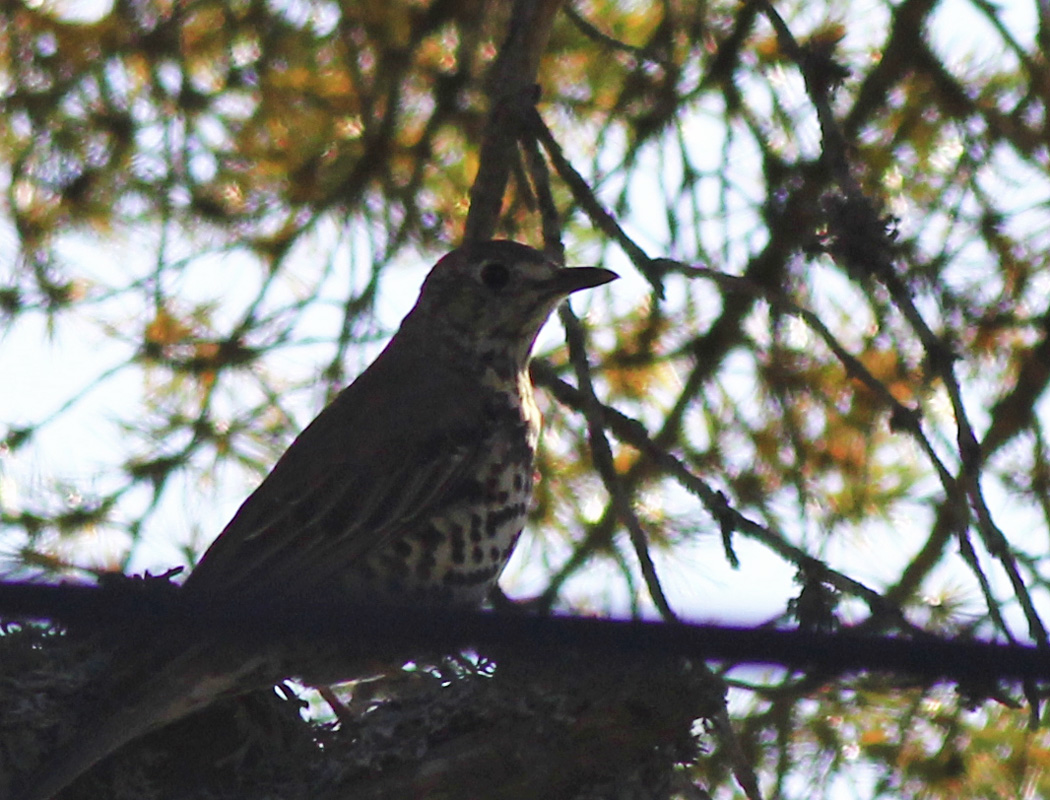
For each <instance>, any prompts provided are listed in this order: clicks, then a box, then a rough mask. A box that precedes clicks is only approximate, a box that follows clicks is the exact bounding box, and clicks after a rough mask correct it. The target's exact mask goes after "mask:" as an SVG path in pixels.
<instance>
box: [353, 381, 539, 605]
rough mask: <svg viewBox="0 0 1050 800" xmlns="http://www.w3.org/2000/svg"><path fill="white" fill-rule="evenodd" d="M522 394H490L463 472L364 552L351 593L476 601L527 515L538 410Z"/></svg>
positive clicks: (386, 599)
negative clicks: (427, 509) (428, 506)
mask: <svg viewBox="0 0 1050 800" xmlns="http://www.w3.org/2000/svg"><path fill="white" fill-rule="evenodd" d="M528 389H529V390H528V392H527V393H525V394H524V395H523V394H521V393H520V392H519V387H518V386H517V385H514V386H513V388H512V390H511V391H506V392H493V393H491V394H488V396H487V397H486V402H485V403H484V404H483V412H482V413H483V415H484V417H485V422H486V424H485V425H484V426H483V430H484V431H485V433H484V434H483V436H482V438H481V440H480V441H478V442H477V443H476V446H475V447H472V448H471V452H472V453H473V455H472V456H471V458H470V460H469V461H468V463H467V464H466V465H465V467H464V470H463V473H462V476H461V478H460V479H459V480H458V481H457V482H456V485H455V486H454V487H452V488H451V489H450V490H449V492H448V494H447V495H446V496H445V497H444V498H442V500H441V501H440V502H439V503H438V504H437V505H436V507H435V510H434V511H433V512H432V513H431V514H429V515H427V516H426V517H425V518H423V519H420V520H418V521H416V522H414V523H413V524H412V525H411V526H410V527H409V528H408V529H407V530H405V531H404V532H403V533H399V534H398V535H396V536H395V537H394V538H392V539H391V540H389V541H387V542H386V543H384V544H383V546H381V547H380V548H379V549H377V550H376V551H375V552H373V553H371V554H369V556H368V557H367V558H366V559H365V562H364V564H363V565H362V566H361V568H360V569H357V570H355V571H354V574H353V575H352V576H351V578H352V580H353V581H354V583H355V584H356V586H355V589H354V594H358V595H360V594H362V593H363V594H364V595H365V596H366V597H368V596H372V597H376V598H378V599H379V600H381V601H383V602H392V603H411V604H413V605H418V604H420V603H424V604H434V605H465V606H477V605H480V604H481V603H482V602H483V601H484V599H485V597H486V595H487V594H488V592H489V590H490V589H491V588H492V586H494V585H495V583H496V581H497V580H498V578H499V575H500V573H501V572H502V571H503V568H504V566H505V565H506V563H507V561H508V559H509V558H510V555H511V553H512V552H513V550H514V546H515V544H516V543H517V541H518V536H519V534H520V533H521V530H522V527H523V526H524V524H525V520H526V517H527V516H528V511H529V503H530V500H531V498H532V486H533V460H534V456H535V451H536V445H537V441H538V437H539V413H538V411H537V410H536V406H535V403H534V402H533V400H532V392H531V386H529V387H528Z"/></svg>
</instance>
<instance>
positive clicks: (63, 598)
mask: <svg viewBox="0 0 1050 800" xmlns="http://www.w3.org/2000/svg"><path fill="white" fill-rule="evenodd" d="M153 594H155V593H154V592H142V591H141V590H140V591H128V590H126V589H124V588H121V589H120V590H118V591H115V590H113V589H112V588H98V587H94V586H78V585H61V586H47V585H40V584H20V583H0V618H2V619H4V620H5V621H8V622H9V621H11V620H15V619H26V620H50V621H53V622H57V623H64V624H69V625H75V626H77V627H78V628H81V629H83V628H84V627H86V626H87V627H91V626H98V627H99V628H100V629H101V628H103V627H106V626H113V625H121V626H135V625H136V624H138V623H154V624H158V625H170V626H172V628H173V629H178V630H180V632H182V633H187V632H188V633H191V634H193V633H196V632H197V631H199V633H200V635H201V636H202V637H205V636H206V637H209V638H211V637H215V636H217V635H218V636H221V637H223V638H224V639H234V640H236V639H242V640H244V641H245V642H246V643H252V642H259V643H265V644H266V645H274V644H277V645H280V644H281V643H282V642H283V641H289V642H298V643H302V642H316V643H318V644H321V645H323V646H324V647H326V648H333V647H334V648H336V649H339V650H342V649H344V648H345V650H346V652H347V654H348V657H352V656H353V655H356V654H360V653H362V652H368V651H370V650H371V649H372V648H374V647H376V646H381V647H382V648H383V649H387V648H395V649H398V650H401V649H403V648H408V649H413V648H419V649H421V650H422V649H426V650H434V649H438V650H443V651H446V652H448V651H451V650H455V649H458V648H464V647H478V648H482V649H484V648H485V647H497V648H499V649H500V651H501V652H504V653H507V654H513V653H514V652H515V651H516V650H518V649H521V650H522V651H523V652H526V651H527V652H528V653H530V654H533V655H534V654H535V652H536V648H537V647H538V648H540V649H541V650H543V651H544V652H551V653H554V652H555V651H557V650H584V651H587V652H594V653H600V654H604V655H615V654H619V655H623V656H634V657H637V656H642V657H646V658H651V657H654V656H655V657H659V656H683V657H688V658H695V659H703V660H711V661H720V662H729V663H747V664H768V665H779V666H784V667H788V668H792V669H798V670H807V671H808V670H814V671H817V672H820V673H827V674H829V675H833V674H839V673H844V672H854V671H879V672H889V673H894V674H898V675H906V676H909V677H915V678H923V679H928V680H935V679H944V678H948V679H954V680H958V681H963V682H971V681H979V682H989V681H995V680H998V679H1020V678H1028V679H1036V680H1050V653H1048V652H1047V651H1045V650H1040V649H1037V648H1035V647H1028V646H1024V645H1003V644H994V643H990V642H979V641H958V640H950V639H941V638H936V637H932V636H930V637H923V638H921V639H917V638H916V639H910V638H905V637H893V636H869V635H862V634H856V633H851V632H849V631H848V630H846V631H838V632H833V633H824V632H815V631H801V630H776V629H768V628H758V629H755V628H735V627H723V626H714V625H691V624H672V623H663V622H645V621H635V620H613V619H595V618H581V617H567V616H560V617H559V616H554V617H532V616H525V615H516V614H495V613H487V612H472V611H449V610H427V611H419V610H414V609H400V608H382V607H376V606H367V607H357V606H346V605H333V604H319V603H309V602H305V601H303V602H298V601H297V602H283V603H282V604H281V605H279V606H277V605H273V606H270V607H267V608H245V607H238V608H236V609H233V608H226V607H224V608H212V607H203V606H201V605H199V604H197V605H193V606H190V605H188V604H185V603H183V602H181V601H180V600H179V597H178V593H177V592H167V593H166V594H165V595H164V599H163V600H161V601H159V602H154V600H155V598H153V597H152V596H151V595H153ZM145 596H150V597H149V598H148V599H147V600H144V597H145Z"/></svg>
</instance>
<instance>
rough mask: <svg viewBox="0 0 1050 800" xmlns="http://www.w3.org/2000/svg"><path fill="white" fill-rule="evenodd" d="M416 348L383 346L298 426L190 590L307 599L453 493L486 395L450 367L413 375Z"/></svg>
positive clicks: (477, 433) (478, 433)
mask: <svg viewBox="0 0 1050 800" xmlns="http://www.w3.org/2000/svg"><path fill="white" fill-rule="evenodd" d="M422 355H423V354H420V353H415V354H413V353H411V352H408V353H405V354H401V353H399V352H398V351H397V349H394V350H393V352H391V349H390V348H388V350H387V351H386V352H385V353H384V354H383V355H382V356H380V358H379V359H378V360H377V361H376V362H375V363H374V364H373V365H372V366H371V367H370V368H369V369H368V370H366V372H365V373H364V374H362V375H361V377H359V378H358V379H357V381H355V382H354V383H353V384H352V385H351V386H350V387H348V388H347V389H345V390H344V391H343V393H342V394H341V395H340V396H339V397H337V398H336V400H335V401H334V402H333V403H332V404H331V405H330V406H328V407H327V408H326V409H325V410H324V411H323V412H322V413H321V415H320V416H319V417H318V418H317V419H316V420H314V422H313V423H311V424H310V426H308V427H307V428H306V430H304V431H303V433H302V434H301V435H300V436H299V438H298V439H296V441H295V442H293V443H292V446H291V447H290V448H289V449H288V451H287V452H286V453H285V454H284V456H283V457H282V458H281V459H280V461H279V462H278V463H277V465H276V466H275V467H274V470H273V472H271V473H270V475H269V476H268V477H267V478H266V480H265V481H263V483H262V484H261V485H260V486H259V488H258V489H257V490H256V491H255V492H254V493H253V494H252V495H251V496H250V497H249V498H248V499H247V500H246V501H245V502H244V504H243V505H242V506H241V508H240V509H239V510H238V512H237V514H236V515H235V516H234V518H233V519H232V520H231V521H230V523H229V524H228V525H227V526H226V528H225V530H224V531H223V532H222V534H221V535H220V536H219V538H218V539H217V540H216V541H215V542H214V543H213V544H212V546H211V548H209V550H208V551H207V552H206V553H205V555H204V558H203V559H202V561H201V562H200V564H199V565H198V566H197V568H196V569H195V570H194V571H193V573H192V574H191V575H190V577H189V578H188V579H187V581H186V584H185V589H186V590H187V593H188V594H189V595H190V596H193V597H201V598H207V597H209V596H216V597H223V598H230V599H242V598H244V599H250V598H256V597H257V598H262V599H266V598H273V597H275V596H277V597H280V596H287V595H299V596H303V595H306V596H309V595H310V592H311V588H312V587H316V586H318V585H320V584H322V583H324V582H325V580H326V579H328V578H331V576H333V575H335V574H337V573H339V572H340V571H342V570H345V569H346V568H347V567H348V566H349V565H352V564H354V563H355V562H359V561H360V559H361V558H362V557H364V556H366V555H367V554H368V553H370V552H372V551H373V550H374V549H375V548H377V547H380V546H382V545H383V544H384V543H386V542H387V541H389V539H390V537H392V536H394V535H397V534H398V533H404V532H405V531H407V530H409V529H410V528H411V526H414V525H416V524H419V523H420V522H422V521H425V520H426V518H427V517H428V516H429V515H431V514H432V513H433V512H435V511H437V510H439V509H440V508H441V507H442V506H443V504H444V503H446V502H447V499H448V498H449V497H451V496H454V495H456V494H457V493H458V491H459V490H460V488H461V485H462V483H463V481H464V480H466V479H468V477H469V473H470V471H471V470H470V465H471V464H472V463H473V462H474V460H475V459H476V458H477V455H478V452H479V448H480V447H481V446H483V442H484V439H485V436H486V426H485V422H484V415H483V414H482V404H483V398H482V397H481V396H480V393H479V392H478V391H477V387H476V385H474V386H471V385H470V384H469V383H468V382H467V381H466V379H465V378H464V377H463V376H460V375H457V374H456V373H452V372H447V371H445V372H442V371H440V370H437V371H435V370H433V369H431V370H430V371H429V374H426V375H424V377H422V378H413V375H412V373H415V374H416V375H418V374H419V370H418V369H415V368H416V367H418V366H419V364H418V362H419V361H420V360H421V357H422ZM431 366H432V365H431ZM406 373H407V375H406Z"/></svg>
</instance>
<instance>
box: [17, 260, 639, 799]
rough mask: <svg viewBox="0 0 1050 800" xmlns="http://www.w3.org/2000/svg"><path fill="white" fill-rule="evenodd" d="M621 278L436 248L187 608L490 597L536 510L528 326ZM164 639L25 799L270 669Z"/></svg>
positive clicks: (240, 515) (596, 270) (186, 596)
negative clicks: (419, 280) (407, 303)
mask: <svg viewBox="0 0 1050 800" xmlns="http://www.w3.org/2000/svg"><path fill="white" fill-rule="evenodd" d="M617 277H619V276H618V275H617V274H616V273H615V272H612V271H610V270H607V269H604V268H601V267H596V266H591V267H565V266H562V265H560V264H558V263H556V262H555V261H553V260H552V259H550V258H548V257H547V256H546V255H544V254H543V253H542V252H540V251H538V250H536V249H533V248H531V247H528V246H526V245H524V244H521V243H518V242H514V241H510V240H487V241H477V242H470V243H467V244H465V245H463V246H461V247H460V248H458V249H455V250H452V251H451V252H449V253H448V254H446V255H445V256H443V257H442V258H441V259H440V260H439V261H438V262H437V263H436V264H435V265H434V267H433V268H432V269H431V271H430V272H429V274H428V275H427V277H426V279H425V280H424V282H423V285H422V288H421V290H420V293H419V297H418V300H417V301H416V303H415V305H414V306H413V308H412V309H411V311H409V313H408V315H407V316H406V317H405V318H404V320H403V321H402V322H401V325H400V327H399V329H398V330H397V332H396V333H395V334H394V336H393V337H392V338H391V339H390V341H389V343H388V344H387V346H386V347H385V349H384V350H383V351H382V352H381V353H380V355H379V356H378V357H377V358H376V359H375V361H374V362H372V363H371V365H369V366H368V367H367V368H366V369H365V370H364V372H362V373H361V374H360V375H359V376H358V377H357V379H356V380H354V381H353V382H352V383H351V384H350V385H349V386H347V387H346V388H344V389H343V390H342V391H341V392H340V393H339V394H338V395H337V396H336V397H335V398H334V400H333V401H332V402H331V403H330V404H329V405H328V406H327V407H325V408H324V409H323V410H322V411H321V413H320V414H319V415H318V416H317V417H316V419H314V421H313V422H311V423H310V424H309V425H308V426H307V427H306V428H305V429H304V430H303V431H302V432H301V433H300V434H299V436H298V437H297V438H296V439H295V440H294V441H293V442H292V444H291V445H290V446H289V447H288V449H287V450H286V451H285V453H284V454H283V455H282V456H281V457H280V459H279V460H278V461H277V463H276V465H275V466H274V467H273V469H272V471H271V472H270V473H269V474H268V475H267V476H266V478H265V479H264V480H263V481H262V483H261V484H260V485H259V486H258V488H257V489H256V490H255V491H254V492H253V493H252V494H251V495H250V496H249V497H248V498H247V499H246V500H245V501H244V503H243V504H242V505H241V506H240V508H239V509H238V510H237V512H236V513H235V514H234V516H233V518H232V519H231V520H230V522H229V523H228V524H227V525H226V527H225V528H224V529H223V530H222V532H221V533H220V534H219V536H218V537H217V538H216V539H215V541H214V542H213V543H212V544H211V546H210V547H209V548H208V549H207V550H206V552H205V553H204V555H203V557H202V558H201V559H200V561H199V562H198V564H197V566H196V567H195V568H194V569H193V571H192V572H191V573H190V574H189V576H188V577H187V578H186V580H185V582H184V583H183V585H182V586H181V587H180V589H179V595H180V599H181V600H182V601H183V602H184V603H186V604H187V605H188V606H189V607H191V608H192V607H193V605H194V604H200V607H203V608H225V607H229V608H238V607H252V604H260V603H280V601H281V599H282V598H287V599H302V598H315V597H316V598H324V599H332V598H335V599H339V600H345V601H347V602H348V603H352V604H355V605H358V604H368V603H376V604H394V605H407V606H411V607H414V608H422V609H426V608H454V607H478V606H480V605H482V604H483V602H484V600H485V598H486V597H487V595H488V594H489V592H490V591H491V590H492V588H493V587H494V586H495V585H496V582H497V580H498V578H499V576H500V573H501V572H502V570H503V568H504V566H505V565H506V563H507V560H508V559H509V557H510V555H511V552H512V551H513V549H514V546H515V544H516V543H517V540H518V537H519V535H520V533H521V531H522V528H523V526H524V524H525V521H526V517H527V514H528V510H529V503H530V499H531V495H532V490H533V483H534V466H533V463H534V456H535V452H536V447H537V444H538V440H539V435H540V414H539V411H538V409H537V407H536V403H535V400H534V396H533V387H532V382H531V380H530V378H529V371H528V368H529V360H530V357H531V354H532V349H533V346H534V344H535V340H536V337H537V336H538V334H539V331H540V329H541V328H542V327H543V325H544V323H545V322H546V321H547V319H548V318H549V317H550V315H551V313H552V312H553V310H554V309H555V308H556V306H557V305H558V304H559V303H561V302H562V301H563V300H564V299H565V298H567V297H568V296H569V295H570V294H573V293H574V292H577V291H580V290H584V289H590V288H594V287H597V286H601V285H603V284H606V283H609V282H610V281H612V280H615V279H616V278H617ZM156 649H157V652H156V653H154V654H153V656H152V658H151V660H150V663H149V666H148V667H147V668H145V669H139V670H138V671H137V672H133V673H132V674H133V678H134V679H133V681H131V682H130V683H131V685H130V686H127V684H128V683H129V682H128V681H125V682H124V683H125V688H122V689H121V691H120V693H119V703H118V704H116V705H117V707H116V708H115V709H114V710H113V711H111V712H109V713H100V714H92V715H90V716H91V717H92V718H93V719H92V720H90V721H89V722H90V725H85V727H84V729H83V730H80V731H77V733H76V734H75V735H74V736H73V737H71V739H70V740H69V741H68V742H67V743H66V744H64V745H62V746H60V747H59V748H58V750H57V751H56V753H55V754H54V755H53V756H52V757H51V758H50V759H49V760H45V763H44V765H43V766H42V767H40V768H38V769H37V770H36V771H35V772H34V773H32V774H31V776H30V778H29V779H28V780H27V781H26V783H25V784H24V785H25V787H26V788H25V789H24V791H23V792H22V793H21V794H20V797H21V800H51V798H53V797H54V796H55V795H57V794H58V793H59V792H60V791H61V790H62V789H64V788H65V787H66V786H68V785H69V784H70V783H72V782H73V781H74V780H76V778H78V777H79V776H80V775H82V774H83V773H85V772H86V771H88V770H89V769H90V768H91V767H93V766H94V765H95V764H96V763H98V762H99V761H101V760H102V759H103V758H105V757H106V756H108V755H110V754H111V753H113V752H115V751H116V750H118V749H119V748H120V747H122V746H123V745H125V744H127V743H128V742H130V741H132V740H133V739H137V738H139V737H140V736H142V735H144V734H146V733H148V732H150V731H152V730H155V729H157V728H159V727H162V726H164V725H166V724H169V723H171V722H173V721H175V720H176V719H179V718H182V717H184V716H186V715H188V714H190V713H193V712H195V711H198V710H201V709H203V708H204V707H206V706H208V705H209V704H210V703H211V702H213V701H214V700H215V699H217V698H218V697H220V696H224V695H229V694H231V693H236V692H237V690H238V689H239V688H240V687H242V686H244V685H246V684H247V682H248V679H249V676H250V675H252V674H253V673H256V672H258V671H259V670H260V669H261V667H262V661H261V659H262V657H261V656H260V657H259V659H255V660H253V659H252V658H240V659H233V661H232V663H231V662H230V661H229V659H228V654H224V653H223V652H222V648H221V647H215V648H213V649H212V651H210V652H209V651H208V649H207V648H204V647H202V646H201V645H200V644H199V643H198V644H194V645H192V646H186V645H184V643H180V642H179V641H178V640H177V637H176V640H175V642H174V644H172V643H167V644H160V645H158V647H157V648H156ZM270 677H271V680H270V681H269V682H270V683H272V682H273V680H272V676H270ZM252 688H254V687H252ZM111 694H112V695H114V696H116V695H117V693H116V692H113V693H111ZM96 720H97V721H96Z"/></svg>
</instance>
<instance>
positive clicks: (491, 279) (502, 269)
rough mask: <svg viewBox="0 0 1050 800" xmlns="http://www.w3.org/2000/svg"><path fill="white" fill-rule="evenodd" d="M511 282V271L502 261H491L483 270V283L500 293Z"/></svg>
mask: <svg viewBox="0 0 1050 800" xmlns="http://www.w3.org/2000/svg"><path fill="white" fill-rule="evenodd" d="M509 281H510V270H509V269H507V265H506V264H504V263H502V262H500V261H490V262H489V263H487V264H485V265H484V266H483V267H482V268H481V282H482V283H483V284H485V286H487V287H488V288H489V289H491V290H492V291H494V292H498V291H499V290H500V289H502V288H503V287H504V286H506V285H507V283H508V282H509Z"/></svg>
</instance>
